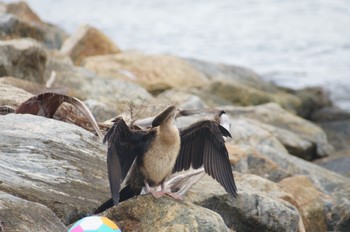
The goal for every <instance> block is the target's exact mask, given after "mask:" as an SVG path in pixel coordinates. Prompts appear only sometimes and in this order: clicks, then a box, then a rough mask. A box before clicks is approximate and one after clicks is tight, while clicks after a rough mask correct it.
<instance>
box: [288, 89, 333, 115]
mask: <svg viewBox="0 0 350 232" xmlns="http://www.w3.org/2000/svg"><path fill="white" fill-rule="evenodd" d="M293 94H295V95H296V96H298V97H299V98H300V99H301V101H302V104H301V106H300V108H299V110H298V114H299V115H300V116H301V117H303V118H306V119H312V118H313V117H314V116H313V115H314V114H315V112H317V111H318V110H319V109H322V108H324V107H329V106H331V105H332V102H331V99H330V97H329V95H328V94H327V93H326V91H325V90H324V89H323V88H321V87H308V88H304V89H301V90H297V91H294V93H293Z"/></svg>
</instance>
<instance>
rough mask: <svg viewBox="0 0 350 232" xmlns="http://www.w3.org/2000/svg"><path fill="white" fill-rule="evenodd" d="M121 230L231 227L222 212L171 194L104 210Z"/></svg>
mask: <svg viewBox="0 0 350 232" xmlns="http://www.w3.org/2000/svg"><path fill="white" fill-rule="evenodd" d="M103 216H106V217H108V218H110V219H112V220H114V221H115V222H116V223H118V226H119V227H121V229H122V231H174V232H175V231H220V232H225V231H228V230H227V227H226V225H225V223H224V221H223V219H222V218H221V217H220V215H219V214H217V213H215V212H213V211H211V210H209V209H206V208H203V207H200V206H196V205H194V204H192V203H189V202H185V201H178V200H174V199H172V198H170V197H168V196H166V197H162V198H158V199H155V198H153V197H152V196H151V195H146V196H138V197H136V198H133V199H131V200H128V201H125V202H123V203H121V204H120V205H118V206H117V207H113V208H111V209H110V210H108V211H106V212H104V213H103Z"/></svg>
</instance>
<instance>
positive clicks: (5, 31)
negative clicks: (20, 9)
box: [0, 14, 44, 41]
mask: <svg viewBox="0 0 350 232" xmlns="http://www.w3.org/2000/svg"><path fill="white" fill-rule="evenodd" d="M0 30H1V31H0V39H1V40H10V39H19V38H25V37H30V38H33V39H35V40H37V41H42V40H43V39H44V36H43V34H42V33H41V31H40V30H39V29H38V28H36V27H34V26H32V25H30V24H29V23H27V22H25V21H22V20H20V19H19V18H18V17H17V16H15V15H11V14H2V15H0Z"/></svg>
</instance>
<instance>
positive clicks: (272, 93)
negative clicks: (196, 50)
mask: <svg viewBox="0 0 350 232" xmlns="http://www.w3.org/2000/svg"><path fill="white" fill-rule="evenodd" d="M187 61H188V62H189V63H190V64H191V65H192V66H193V67H194V68H196V69H197V70H199V71H200V72H202V73H203V74H204V75H205V76H206V77H207V78H208V79H209V80H211V81H212V83H211V84H210V85H209V86H208V87H207V88H206V90H205V93H206V94H208V93H209V94H211V95H215V96H219V97H221V98H223V99H226V100H228V101H230V102H231V103H234V104H237V105H243V106H246V105H258V104H262V103H267V102H276V103H279V104H280V105H281V106H282V107H284V108H286V109H288V110H291V111H297V110H298V108H299V106H300V104H301V101H300V99H299V98H298V97H296V96H294V95H291V94H289V93H287V92H285V91H281V90H280V89H279V88H278V87H276V86H274V85H272V84H270V83H268V82H266V81H264V80H263V79H262V78H261V77H260V76H259V75H258V74H257V73H255V72H254V71H252V70H250V69H247V68H243V67H238V66H234V65H225V64H220V63H218V64H215V63H209V62H205V61H200V60H195V59H187Z"/></svg>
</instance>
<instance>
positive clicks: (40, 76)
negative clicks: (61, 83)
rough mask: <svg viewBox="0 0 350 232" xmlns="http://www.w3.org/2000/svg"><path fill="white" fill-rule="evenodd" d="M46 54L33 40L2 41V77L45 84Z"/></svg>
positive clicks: (0, 62) (0, 67)
mask: <svg viewBox="0 0 350 232" xmlns="http://www.w3.org/2000/svg"><path fill="white" fill-rule="evenodd" d="M45 63H46V54H45V52H44V50H43V49H42V48H41V46H40V45H39V44H37V43H36V42H35V41H33V40H31V39H19V40H10V41H0V76H13V77H16V78H20V79H24V80H28V81H32V82H36V83H40V84H42V83H44V70H45Z"/></svg>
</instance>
